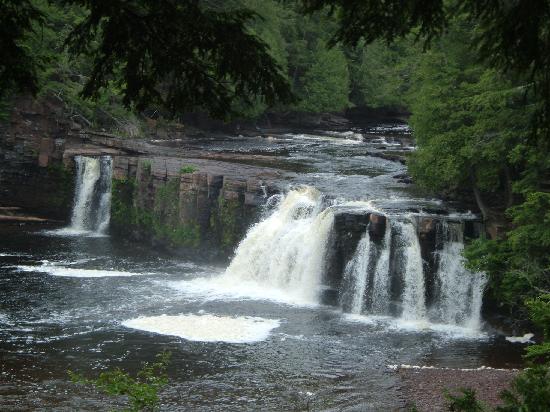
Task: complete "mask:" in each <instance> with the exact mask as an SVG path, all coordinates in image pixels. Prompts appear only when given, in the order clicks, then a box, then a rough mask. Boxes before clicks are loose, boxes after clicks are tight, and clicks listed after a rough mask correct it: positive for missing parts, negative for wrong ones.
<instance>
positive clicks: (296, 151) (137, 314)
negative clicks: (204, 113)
mask: <svg viewBox="0 0 550 412" xmlns="http://www.w3.org/2000/svg"><path fill="white" fill-rule="evenodd" d="M394 132H395V131H394ZM371 134H372V136H370V138H369V139H370V140H366V139H365V138H362V137H360V136H359V137H358V135H357V132H354V133H353V134H351V133H350V134H346V135H332V136H326V135H287V136H282V137H278V138H271V139H270V140H262V141H260V143H258V139H256V140H251V139H245V138H242V139H226V140H223V141H215V142H210V143H208V142H207V143H200V144H199V143H194V145H195V146H200V147H201V148H202V149H208V148H209V147H210V149H213V148H216V150H220V151H223V152H231V151H238V152H241V153H245V152H247V151H248V152H249V151H252V150H253V151H254V152H260V153H264V154H265V153H266V152H269V151H272V150H279V148H278V145H279V146H281V147H283V146H284V147H285V148H290V150H289V151H288V152H287V153H285V155H284V156H283V158H282V160H281V159H279V160H278V162H279V163H281V162H282V163H285V162H286V165H287V168H288V169H289V170H292V171H294V172H295V175H294V177H293V178H292V180H291V181H290V182H289V184H292V183H293V184H296V183H300V184H308V185H310V188H309V189H307V190H306V192H307V193H308V196H310V197H311V193H314V194H316V195H315V196H321V195H320V194H319V193H324V194H327V195H329V196H330V197H331V199H332V200H331V202H332V203H331V202H329V203H330V204H332V205H334V204H336V205H338V204H341V203H342V202H343V203H345V202H350V201H353V202H356V203H354V205H355V206H357V202H358V201H359V202H363V203H361V205H362V206H361V207H366V206H365V204H366V205H368V207H376V208H378V209H383V210H384V211H385V213H388V216H390V215H391V216H396V215H400V216H404V215H407V213H411V210H413V212H412V213H418V210H419V209H422V208H423V207H427V208H443V207H445V208H447V209H449V210H450V213H457V211H455V210H452V208H450V207H448V206H447V205H443V204H442V203H441V202H440V201H437V200H430V199H424V198H422V197H418V196H416V195H415V192H414V189H411V188H409V187H408V186H407V185H405V184H400V183H398V182H397V181H396V180H395V179H393V177H392V176H393V175H394V174H398V173H402V172H403V171H404V166H402V165H401V164H399V163H397V162H392V161H388V160H384V159H381V158H379V157H373V156H370V155H369V154H368V153H367V150H369V151H371V152H373V151H376V150H381V149H380V147H381V146H382V145H383V146H385V147H386V148H387V147H388V144H390V143H391V141H390V142H388V140H385V141H382V140H381V139H383V138H385V136H386V138H387V139H389V135H388V132H387V130H385V129H382V130H375V131H373V132H371ZM367 135H368V134H365V136H367ZM373 136H374V137H373ZM377 139H378V140H377ZM285 141H286V144H285V143H284V142H285ZM208 145H210V146H208ZM274 147H275V149H274ZM401 149H402V147H401ZM407 150H413V149H407ZM369 153H370V152H369ZM102 162H103V163H105V161H102ZM103 163H102V164H103ZM94 167H96V166H94ZM83 174H84V173H83ZM92 175H93V178H94V179H96V180H98V181H100V180H101V179H100V177H98V176H95V174H92ZM313 186H315V188H316V189H313ZM301 190H302V189H301ZM293 193H294V194H293ZM303 195H304V192H303V190H302V192H299V193H298V192H292V191H291V193H290V194H288V195H287V196H286V197H285V198H282V199H279V200H278V202H277V204H276V205H275V206H273V207H272V208H271V209H270V210H266V213H265V216H264V220H263V221H262V222H261V223H260V225H257V226H256V227H255V228H253V229H252V230H251V231H250V232H249V234H248V236H247V238H246V239H245V240H244V241H243V242H242V244H241V245H240V247H239V249H238V250H237V252H236V257H235V258H234V259H233V261H232V262H231V264H230V265H229V267H228V268H226V267H215V266H210V265H208V264H204V263H201V262H195V261H184V260H181V259H176V258H173V257H170V256H167V255H163V254H161V253H160V252H156V251H153V250H149V249H144V248H141V247H140V246H139V245H136V244H135V243H130V242H128V241H126V240H124V239H118V238H113V237H109V236H108V231H105V222H106V220H105V217H104V216H100V217H99V218H98V217H97V212H96V221H99V222H100V225H99V226H100V227H101V228H100V229H99V228H98V230H95V231H93V230H92V231H90V232H87V233H84V232H75V231H74V230H73V231H71V230H62V231H58V232H51V231H50V232H47V231H44V230H42V229H40V228H33V227H30V226H24V227H17V226H3V227H2V226H0V285H1V287H0V353H1V354H2V357H1V361H0V368H1V369H0V409H2V410H51V409H54V410H106V409H113V408H121V407H122V406H123V400H120V399H114V400H113V399H109V398H106V397H105V396H103V395H101V394H99V393H96V392H95V391H93V390H90V389H89V388H83V387H81V386H79V385H74V384H72V383H71V382H69V381H68V378H67V371H68V370H73V371H77V372H80V373H83V374H85V375H90V376H93V375H94V374H95V375H96V374H97V373H99V371H100V370H104V369H106V368H113V367H120V368H122V369H124V370H128V371H130V372H132V371H136V370H137V369H138V368H139V365H140V363H141V362H143V361H151V360H153V359H154V357H155V355H156V354H157V353H159V352H161V351H163V350H169V351H171V353H172V361H171V363H170V367H169V376H170V383H169V385H168V387H167V389H166V390H165V391H164V392H163V393H162V409H163V410H198V411H201V410H204V411H210V410H316V411H317V410H323V411H341V410H349V411H356V410H357V411H359V410H372V411H381V410H397V409H400V408H403V407H404V399H402V395H401V393H400V391H399V385H400V382H399V378H398V376H397V374H396V373H395V372H394V371H393V370H392V369H391V368H390V367H389V366H391V365H399V364H408V365H427V366H437V367H460V368H477V367H480V366H493V367H510V366H515V365H517V363H518V361H519V357H518V353H520V349H518V348H516V347H514V346H512V345H510V344H506V343H505V342H503V340H502V338H500V337H497V336H496V335H495V334H494V333H493V332H492V331H491V330H490V329H489V328H488V327H486V326H485V325H484V324H483V323H481V324H480V325H478V324H476V325H474V326H472V324H471V323H467V324H466V323H464V324H462V323H460V322H461V321H459V320H456V319H458V317H460V316H459V315H460V314H457V313H455V312H456V311H453V310H450V309H449V308H446V306H445V305H447V306H448V305H449V300H448V299H447V300H442V301H441V305H440V306H441V309H438V310H440V311H442V312H444V313H445V314H446V316H447V317H448V319H447V321H446V322H439V323H436V322H432V321H431V320H430V319H429V318H428V315H427V314H422V315H419V316H422V318H421V319H420V318H418V317H417V318H414V319H412V321H411V319H409V318H407V316H406V315H407V314H406V313H403V314H401V315H396V314H395V313H394V314H393V315H390V314H389V313H388V314H382V315H373V314H370V313H367V312H366V310H364V308H363V307H362V306H361V304H359V306H357V303H355V309H354V310H348V311H346V312H350V313H345V312H344V311H343V310H341V309H339V308H338V307H334V306H324V305H322V304H320V303H319V300H318V299H316V296H317V295H316V293H314V292H315V291H314V290H313V289H312V288H314V287H315V286H316V285H317V283H319V279H320V278H319V276H320V275H319V273H317V272H318V270H317V269H316V267H320V266H322V253H321V252H319V250H321V249H322V247H323V244H322V242H321V241H320V239H321V240H322V239H323V236H325V235H326V234H325V231H326V230H325V229H324V228H328V227H329V225H328V224H326V220H327V219H328V217H327V216H326V215H328V214H329V213H330V212H327V209H326V208H324V207H318V209H319V210H316V209H315V207H316V206H315V205H316V204H317V205H318V204H320V203H319V202H317V203H316V201H315V199H314V200H313V201H312V203H311V204H309V203H308V201H309V200H308V199H309V198H308V199H306V200H303V199H302V198H301V197H300V196H303ZM292 196H295V197H297V200H296V199H295V200H294V201H291V200H292ZM337 199H340V200H337ZM285 201H286V202H287V203H286V204H287V206H288V207H287V208H286V209H285V207H286V206H284V205H285ZM300 202H302V203H300ZM304 202H305V203H304ZM338 202H340V203H338ZM76 203H78V200H77V201H76ZM81 203H83V204H84V203H86V202H85V201H82V202H81ZM96 203H98V201H96ZM100 203H101V202H99V203H98V204H100ZM325 203H326V202H324V203H323V204H325ZM296 205H298V206H296ZM329 209H330V207H329ZM290 210H291V211H292V213H291V214H285V213H286V211H290ZM459 212H460V213H461V216H462V215H464V216H467V215H468V214H467V213H466V214H465V213H464V212H465V211H459ZM289 213H290V212H289ZM99 215H101V213H100V214H99ZM75 216H77V218H75ZM78 216H79V215H78V214H73V226H74V225H75V219H81V218H80V217H78ZM270 219H271V220H270ZM285 219H286V220H285ZM80 221H81V220H80ZM80 221H79V220H77V223H78V222H80ZM323 222H325V223H323ZM404 227H406V228H408V226H404ZM73 229H74V228H73ZM327 230H328V229H327ZM407 230H408V229H407ZM401 232H403V233H405V232H406V231H405V232H404V229H401ZM405 234H406V233H405ZM270 236H271V237H270ZM402 236H404V237H405V235H402ZM300 244H301V245H302V247H298V246H296V245H300ZM288 245H294V248H291V247H290V246H288ZM360 245H362V247H363V249H366V248H367V246H368V245H369V242H367V241H363V242H361V243H360ZM287 246H288V247H287ZM411 248H413V249H414V247H413V246H411V245H409V244H405V246H404V247H403V250H408V249H411ZM455 249H456V251H455ZM358 250H359V249H358ZM316 251H317V252H316ZM357 253H359V252H357ZM357 253H356V257H355V258H354V259H355V260H357V261H360V259H365V257H364V256H363V257H361V256H358V255H357ZM411 253H412V252H411ZM441 253H442V254H445V256H447V257H446V258H444V259H442V261H444V262H445V264H444V265H443V266H442V267H443V268H444V269H445V273H455V272H456V273H457V274H460V275H461V276H465V274H464V273H463V269H460V268H459V269H456V268H455V266H456V264H454V263H456V259H454V256H458V255H459V253H460V244H458V243H457V242H456V239H454V240H453V242H449V243H448V245H447V247H446V248H444V249H443V251H442V252H441ZM453 253H454V254H453ZM268 255H269V256H268ZM379 255H380V256H384V252H383V251H382V252H380V253H379ZM448 256H451V257H452V259H451V258H449V257H448ZM381 259H387V257H386V258H381V257H378V261H379V262H382V263H378V264H377V265H375V266H377V267H378V269H377V271H378V272H379V271H380V267H381V265H382V264H383V262H384V261H383V260H381ZM288 262H293V264H292V265H289V264H288ZM411 262H412V261H411ZM316 265H317V266H316ZM364 265H366V264H364ZM415 265H417V263H414V262H412V263H409V264H405V265H404V266H406V267H409V266H410V267H412V268H413V267H414V266H415ZM458 266H460V265H458ZM296 268H298V269H296ZM365 270H366V269H365ZM365 270H363V272H364V271H365ZM404 270H405V272H406V271H407V270H408V269H404ZM411 270H412V269H411ZM349 271H350V272H349V273H359V272H358V270H357V269H356V268H351V266H350V269H349ZM378 272H377V273H378ZM407 273H408V272H407ZM412 275H414V271H413V272H411V279H414V277H413V276H412ZM349 276H352V275H349ZM353 276H359V275H353ZM457 276H458V275H457ZM375 279H377V278H376V277H375ZM380 279H382V278H380ZM380 279H379V280H378V281H375V283H376V282H378V283H380V282H382V283H381V284H384V282H383V279H382V280H380ZM359 281H360V282H359V283H358V286H357V285H356V286H354V287H353V290H354V291H355V290H359V289H361V290H362V292H361V293H364V289H365V288H367V286H368V285H366V284H364V283H365V282H363V281H364V279H359ZM455 281H456V277H452V276H443V275H442V282H443V283H442V284H444V285H447V286H446V287H448V288H450V287H455V288H458V289H457V290H461V289H460V288H463V289H464V286H463V285H462V286H461V285H458V286H453V285H454V283H453V282H455ZM361 282H363V283H361ZM445 282H446V283H445ZM455 283H456V282H455ZM317 286H319V285H317ZM373 287H374V286H373ZM380 287H381V286H376V288H378V289H380ZM384 287H385V286H384ZM468 287H469V288H470V292H467V290H466V289H468ZM378 289H376V291H377V292H376V294H377V296H385V295H384V294H383V291H379V290H378ZM466 289H465V291H464V293H470V294H471V293H472V292H471V289H472V287H471V286H467V285H466ZM354 293H355V292H354ZM373 293H374V292H373ZM411 293H412V292H411ZM404 294H406V293H405V292H404ZM443 295H444V294H443ZM361 296H363V295H361ZM411 296H414V294H413V295H411ZM450 298H456V296H451V297H450ZM450 298H449V299H450ZM353 299H355V301H354V302H357V295H354V297H353ZM405 300H406V299H405V298H403V301H404V302H405ZM411 304H412V305H413V306H415V305H416V306H418V302H417V301H415V302H412V303H411ZM372 305H373V308H374V307H375V306H376V307H377V308H378V307H383V306H384V305H383V302H382V303H380V302H378V303H376V304H375V303H374V302H373V304H372ZM403 305H405V303H403ZM352 306H353V305H352ZM416 306H415V307H416ZM455 306H456V305H455ZM455 306H453V307H452V308H455ZM452 308H451V309H452ZM420 309H421V311H422V310H424V309H422V308H420ZM424 316H425V318H424Z"/></svg>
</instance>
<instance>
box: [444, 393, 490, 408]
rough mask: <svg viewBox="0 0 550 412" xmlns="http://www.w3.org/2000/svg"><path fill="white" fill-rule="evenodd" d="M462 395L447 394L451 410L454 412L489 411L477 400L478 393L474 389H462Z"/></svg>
mask: <svg viewBox="0 0 550 412" xmlns="http://www.w3.org/2000/svg"><path fill="white" fill-rule="evenodd" d="M460 393H461V394H460V395H452V394H451V393H449V392H446V393H445V398H447V400H448V401H449V410H450V411H453V412H483V411H486V410H487V409H486V408H485V406H484V405H483V404H482V403H481V402H480V401H478V400H477V398H476V391H475V390H473V389H468V388H462V389H460Z"/></svg>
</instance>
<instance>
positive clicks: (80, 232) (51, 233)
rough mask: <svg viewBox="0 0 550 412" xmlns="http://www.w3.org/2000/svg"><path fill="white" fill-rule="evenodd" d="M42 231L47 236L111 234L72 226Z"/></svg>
mask: <svg viewBox="0 0 550 412" xmlns="http://www.w3.org/2000/svg"><path fill="white" fill-rule="evenodd" d="M40 233H41V234H43V235H45V236H60V237H109V235H106V234H105V233H99V232H94V231H91V230H79V229H72V228H63V229H55V230H43V231H42V232H40Z"/></svg>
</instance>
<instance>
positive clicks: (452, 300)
mask: <svg viewBox="0 0 550 412" xmlns="http://www.w3.org/2000/svg"><path fill="white" fill-rule="evenodd" d="M443 230H444V232H445V233H444V234H443V235H444V237H445V238H446V241H445V243H444V245H443V248H442V250H441V251H439V252H438V257H439V267H438V271H437V277H436V280H437V282H438V287H439V294H440V296H439V298H438V300H437V308H436V309H437V315H438V317H439V320H441V321H442V322H443V323H449V324H455V325H463V326H468V327H472V328H478V327H479V324H480V319H479V313H480V310H481V303H482V296H483V289H484V287H485V284H486V282H487V280H486V277H485V275H483V274H481V273H475V274H473V273H471V272H470V271H468V270H467V269H466V268H465V267H464V258H463V257H462V251H463V250H464V243H463V236H462V226H461V225H460V224H450V225H448V224H445V225H444V226H443Z"/></svg>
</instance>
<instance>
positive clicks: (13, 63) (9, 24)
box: [0, 0, 43, 96]
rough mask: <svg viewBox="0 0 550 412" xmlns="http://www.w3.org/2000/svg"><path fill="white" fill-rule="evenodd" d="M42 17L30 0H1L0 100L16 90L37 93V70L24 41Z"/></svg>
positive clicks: (35, 62) (36, 64)
mask: <svg viewBox="0 0 550 412" xmlns="http://www.w3.org/2000/svg"><path fill="white" fill-rule="evenodd" d="M42 21H43V15H42V14H41V13H40V11H39V10H38V9H37V8H36V7H35V6H34V4H33V3H32V2H31V1H30V0H0V96H2V95H3V94H5V93H6V92H7V91H8V90H11V89H17V90H24V91H31V92H33V93H36V91H37V90H38V85H37V73H36V70H37V66H38V64H39V62H37V61H35V60H34V59H33V57H32V55H31V54H30V51H29V50H28V48H27V47H25V40H26V38H27V36H28V34H29V33H30V32H32V31H33V28H34V26H35V24H37V23H41V22H42Z"/></svg>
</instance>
